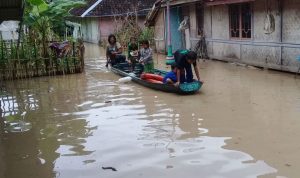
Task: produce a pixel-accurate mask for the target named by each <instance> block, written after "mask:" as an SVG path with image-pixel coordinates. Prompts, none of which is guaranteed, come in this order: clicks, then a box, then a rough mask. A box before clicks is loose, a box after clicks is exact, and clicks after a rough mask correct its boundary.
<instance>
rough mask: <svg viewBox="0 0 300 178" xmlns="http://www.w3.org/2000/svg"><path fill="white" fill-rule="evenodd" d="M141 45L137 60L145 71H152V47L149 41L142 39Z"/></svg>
mask: <svg viewBox="0 0 300 178" xmlns="http://www.w3.org/2000/svg"><path fill="white" fill-rule="evenodd" d="M142 46H143V48H142V49H141V50H140V60H139V62H140V63H141V64H142V65H143V66H144V72H145V73H152V72H153V70H154V63H153V57H152V55H153V53H152V49H151V48H150V45H149V41H148V40H144V41H142Z"/></svg>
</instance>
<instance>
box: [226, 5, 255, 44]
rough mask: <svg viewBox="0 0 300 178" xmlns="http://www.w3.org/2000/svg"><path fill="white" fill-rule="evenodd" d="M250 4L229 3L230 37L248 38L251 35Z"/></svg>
mask: <svg viewBox="0 0 300 178" xmlns="http://www.w3.org/2000/svg"><path fill="white" fill-rule="evenodd" d="M251 16H252V13H251V4H250V3H242V4H232V5H229V17H230V36H231V38H239V39H249V38H251V36H252V29H251V28H252V27H251Z"/></svg>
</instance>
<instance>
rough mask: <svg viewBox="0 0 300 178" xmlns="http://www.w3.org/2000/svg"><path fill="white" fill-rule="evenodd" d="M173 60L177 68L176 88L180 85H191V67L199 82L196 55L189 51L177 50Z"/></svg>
mask: <svg viewBox="0 0 300 178" xmlns="http://www.w3.org/2000/svg"><path fill="white" fill-rule="evenodd" d="M174 58H175V62H176V66H177V82H176V84H175V85H176V86H179V84H180V83H185V82H187V83H191V82H193V81H194V78H193V71H192V65H193V67H194V71H195V74H196V76H197V79H198V81H199V82H201V80H200V73H199V70H198V66H197V53H195V52H194V51H189V50H177V51H176V52H175V53H174Z"/></svg>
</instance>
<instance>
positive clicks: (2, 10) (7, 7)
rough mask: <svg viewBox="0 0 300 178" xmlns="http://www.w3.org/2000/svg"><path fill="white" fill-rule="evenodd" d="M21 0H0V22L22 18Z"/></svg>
mask: <svg viewBox="0 0 300 178" xmlns="http://www.w3.org/2000/svg"><path fill="white" fill-rule="evenodd" d="M22 3H23V1H22V0H0V22H1V21H2V20H20V19H21V18H22V5H23V4H22Z"/></svg>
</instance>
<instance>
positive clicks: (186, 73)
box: [180, 66, 194, 83]
mask: <svg viewBox="0 0 300 178" xmlns="http://www.w3.org/2000/svg"><path fill="white" fill-rule="evenodd" d="M193 81H194V76H193V70H192V66H187V67H185V68H184V69H183V71H182V72H181V74H180V83H185V82H187V83H191V82H193Z"/></svg>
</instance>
